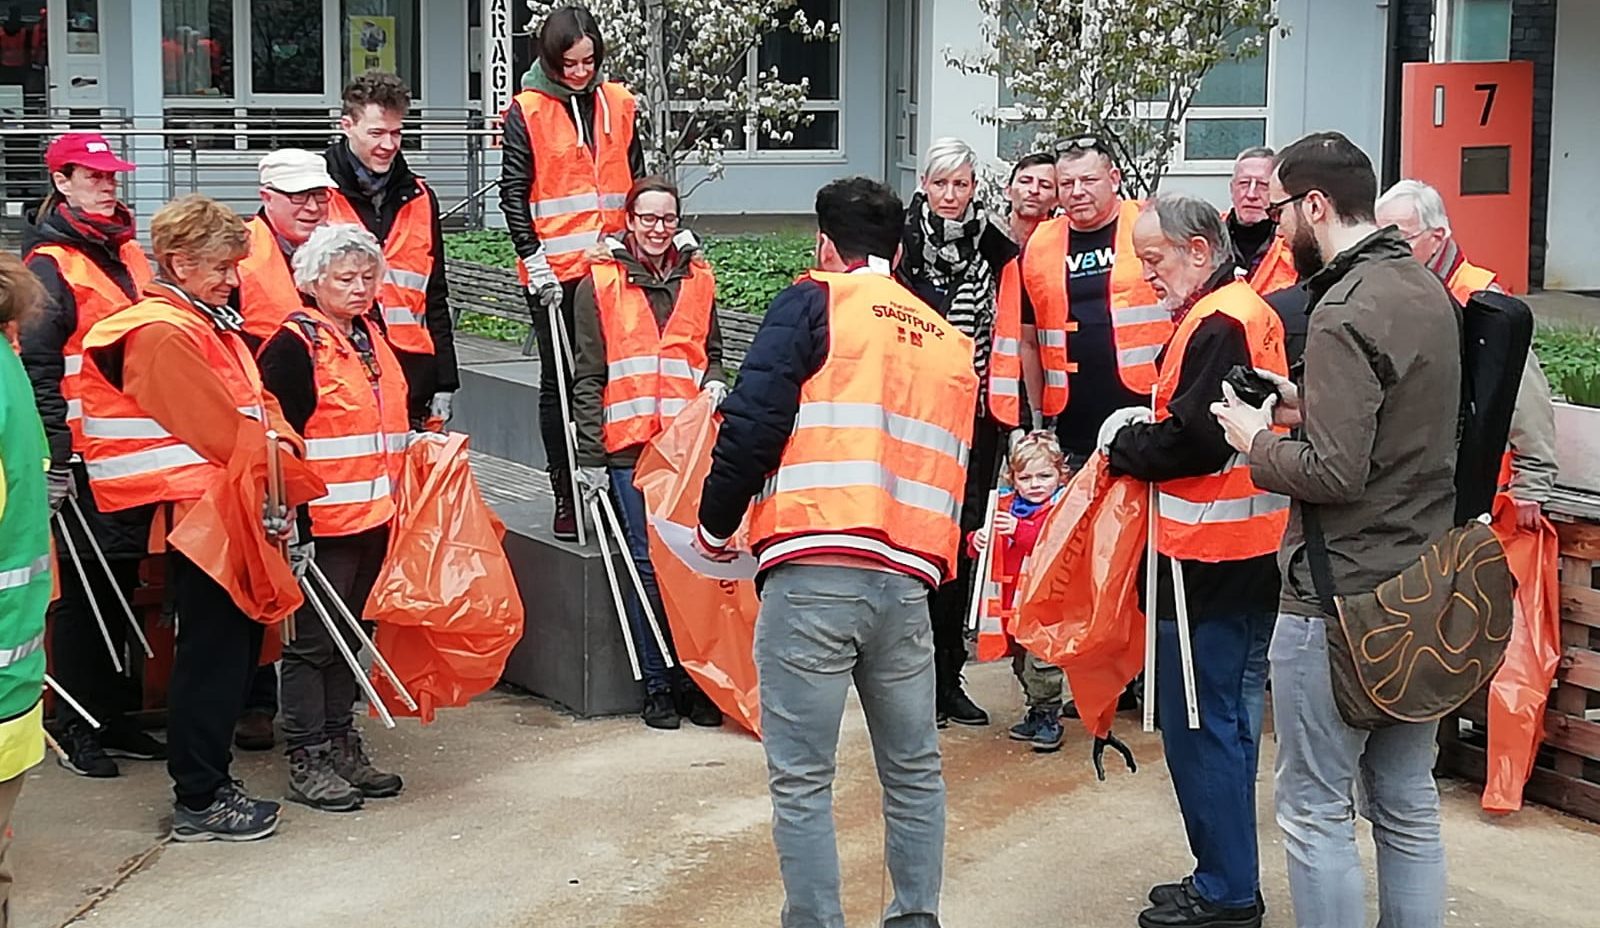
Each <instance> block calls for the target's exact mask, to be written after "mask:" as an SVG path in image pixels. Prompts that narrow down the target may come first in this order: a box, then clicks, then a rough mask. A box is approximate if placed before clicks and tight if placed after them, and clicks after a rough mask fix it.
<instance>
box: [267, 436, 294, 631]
mask: <svg viewBox="0 0 1600 928" xmlns="http://www.w3.org/2000/svg"><path fill="white" fill-rule="evenodd" d="M280 441H281V439H279V437H278V433H277V432H276V431H275V430H273V429H268V430H267V511H268V512H270V513H272V517H273V518H288V515H289V513H288V509H287V508H286V507H285V506H284V504H283V498H284V496H285V495H287V494H286V493H285V492H284V483H283V460H282V459H281V458H280V457H279V455H280V454H282V453H283V448H282V447H281V446H280V444H279V442H280ZM278 553H279V554H282V555H283V561H284V563H285V564H287V563H289V539H288V538H279V539H278ZM278 634H279V635H280V636H281V637H282V639H283V643H284V644H288V643H289V642H291V641H293V640H294V613H292V612H291V613H289V614H288V615H286V616H284V617H283V621H282V622H281V623H279V625H278Z"/></svg>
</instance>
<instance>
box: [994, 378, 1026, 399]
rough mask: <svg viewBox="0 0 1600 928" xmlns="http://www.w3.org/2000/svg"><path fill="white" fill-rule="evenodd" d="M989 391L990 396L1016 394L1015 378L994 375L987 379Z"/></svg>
mask: <svg viewBox="0 0 1600 928" xmlns="http://www.w3.org/2000/svg"><path fill="white" fill-rule="evenodd" d="M989 393H990V395H992V396H1017V395H1019V394H1018V391H1017V379H1016V378H1015V377H995V378H992V379H991V380H990V381H989Z"/></svg>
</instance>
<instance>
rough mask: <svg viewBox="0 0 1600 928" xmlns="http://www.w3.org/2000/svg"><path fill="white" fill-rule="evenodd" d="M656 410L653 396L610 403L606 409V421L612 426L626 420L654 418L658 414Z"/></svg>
mask: <svg viewBox="0 0 1600 928" xmlns="http://www.w3.org/2000/svg"><path fill="white" fill-rule="evenodd" d="M656 409H657V405H656V398H655V397H653V396H641V397H640V398H638V399H636V400H624V401H622V402H619V403H608V404H606V408H605V421H606V423H607V424H610V423H614V422H622V421H624V420H626V419H637V418H639V417H640V416H653V415H655V414H656Z"/></svg>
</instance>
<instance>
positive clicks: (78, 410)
mask: <svg viewBox="0 0 1600 928" xmlns="http://www.w3.org/2000/svg"><path fill="white" fill-rule="evenodd" d="M67 418H68V419H82V418H83V400H80V399H78V398H77V397H73V398H72V399H70V400H67Z"/></svg>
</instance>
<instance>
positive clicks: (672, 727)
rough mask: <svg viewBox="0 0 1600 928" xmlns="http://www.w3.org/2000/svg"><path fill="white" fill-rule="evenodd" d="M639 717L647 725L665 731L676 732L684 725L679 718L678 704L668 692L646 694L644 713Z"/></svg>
mask: <svg viewBox="0 0 1600 928" xmlns="http://www.w3.org/2000/svg"><path fill="white" fill-rule="evenodd" d="M639 715H640V717H642V718H643V719H644V723H645V724H646V725H648V726H650V727H651V728H659V729H662V730H663V731H676V730H677V729H678V726H680V725H681V724H683V723H682V722H681V721H680V720H679V718H678V706H677V702H676V700H674V699H673V698H672V693H670V692H668V691H666V690H662V691H661V692H659V693H649V694H646V695H645V697H644V711H642V712H640V713H639Z"/></svg>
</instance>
